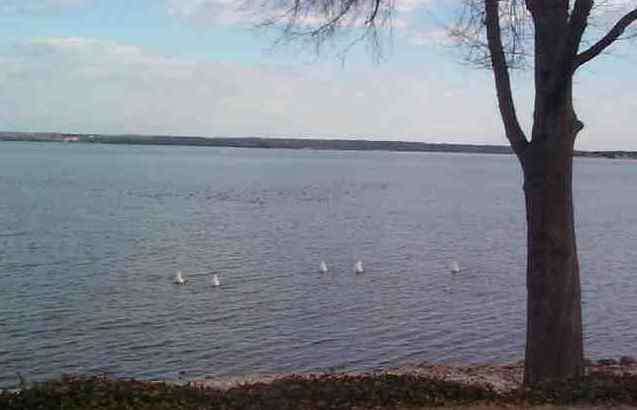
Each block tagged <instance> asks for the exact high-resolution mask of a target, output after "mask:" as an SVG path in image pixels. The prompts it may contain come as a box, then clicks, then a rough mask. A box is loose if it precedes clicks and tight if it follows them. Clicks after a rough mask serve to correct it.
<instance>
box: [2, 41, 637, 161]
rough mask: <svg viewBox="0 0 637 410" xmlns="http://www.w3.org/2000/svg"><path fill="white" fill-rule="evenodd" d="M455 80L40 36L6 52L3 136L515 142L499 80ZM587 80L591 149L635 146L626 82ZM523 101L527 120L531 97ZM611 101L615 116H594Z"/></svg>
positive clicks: (443, 72) (437, 73) (582, 92)
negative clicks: (496, 86)
mask: <svg viewBox="0 0 637 410" xmlns="http://www.w3.org/2000/svg"><path fill="white" fill-rule="evenodd" d="M457 69H458V70H462V68H460V67H458V68H457ZM416 72H417V73H418V74H414V73H416ZM447 72H448V68H445V67H439V66H437V64H434V63H432V64H431V65H430V66H427V67H422V70H416V69H414V71H413V72H412V74H405V73H403V74H399V73H398V72H394V70H392V69H391V67H389V68H388V69H383V68H382V67H381V68H376V69H368V70H363V69H355V70H354V71H353V72H352V71H351V70H350V71H348V70H347V69H340V68H339V71H338V72H336V73H333V72H331V71H330V70H326V69H325V67H324V66H319V67H313V66H310V67H308V66H301V67H297V68H290V67H287V68H285V67H266V66H249V65H241V64H234V63H221V62H214V61H195V60H186V59H176V58H168V57H165V56H158V55H154V54H151V53H148V52H146V51H145V50H144V49H141V48H139V47H136V46H133V45H128V44H121V43H115V42H104V41H99V40H95V39H88V38H48V39H40V40H36V41H31V42H28V43H24V44H22V45H20V46H19V47H17V48H16V49H15V50H14V52H13V53H11V54H10V55H8V54H5V55H0V89H2V93H0V106H2V107H3V110H1V111H0V129H5V130H13V129H15V130H41V131H45V130H59V131H82V132H106V133H125V132H135V133H162V134H177V135H204V136H214V135H235V136H250V135H264V136H267V135H287V136H300V135H305V136H315V137H347V136H350V135H358V136H360V137H364V138H383V139H388V138H389V139H410V140H423V141H433V142H443V141H447V142H471V143H492V144H503V143H505V140H504V139H503V137H502V136H501V135H502V126H501V123H500V119H499V116H498V111H497V105H496V101H495V96H494V90H493V85H492V78H491V73H490V72H488V71H472V70H469V71H466V73H465V74H463V75H455V74H454V76H451V77H450V76H448V75H447ZM594 77H595V78H594ZM593 80H595V81H594V82H593ZM580 81H582V82H585V83H587V84H588V83H589V82H590V83H591V85H590V86H585V87H584V86H580V84H579V83H578V88H577V90H578V92H576V96H577V103H578V110H579V111H580V113H581V114H582V119H583V120H584V122H585V123H586V124H587V128H586V130H585V132H584V134H583V135H582V138H581V139H580V142H582V143H583V144H584V145H583V147H585V148H586V147H600V146H601V147H609V146H610V147H622V146H630V147H636V146H637V141H634V136H633V135H629V134H631V133H632V131H631V130H629V129H628V124H630V121H628V120H629V119H630V118H631V116H632V115H633V113H634V112H635V110H637V107H636V106H635V104H636V103H635V102H634V101H633V99H632V98H631V97H630V96H629V95H628V93H626V92H625V88H623V86H622V82H621V80H620V79H617V80H616V81H615V82H614V83H613V82H611V83H601V82H600V80H598V79H597V77H596V76H584V77H582V79H581V80H580ZM522 83H523V84H524V82H522ZM525 85H526V84H525ZM595 87H597V88H595ZM524 89H525V90H526V89H527V88H524ZM528 89H530V88H528ZM600 90H603V94H604V95H603V96H602V95H600V93H601V91H600ZM622 90H624V91H622ZM518 94H519V95H521V96H522V97H523V98H520V99H519V100H518V110H519V111H520V112H521V113H522V117H523V119H524V118H526V122H528V117H529V116H530V112H531V107H530V103H531V98H530V96H529V94H528V92H527V91H525V92H524V93H518ZM611 96H612V97H611ZM604 98H609V99H608V101H610V100H612V101H613V102H614V103H613V105H612V109H610V107H611V106H610V105H609V108H608V109H606V110H598V109H596V108H595V107H596V106H597V104H596V101H599V100H601V99H604ZM627 121H628V122H627ZM601 136H603V137H604V138H603V140H600V139H599V138H600V137H601ZM622 144H623V145H622Z"/></svg>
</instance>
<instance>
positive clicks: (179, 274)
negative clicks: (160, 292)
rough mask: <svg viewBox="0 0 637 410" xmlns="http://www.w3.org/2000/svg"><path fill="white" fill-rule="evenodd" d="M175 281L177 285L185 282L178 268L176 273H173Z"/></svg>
mask: <svg viewBox="0 0 637 410" xmlns="http://www.w3.org/2000/svg"><path fill="white" fill-rule="evenodd" d="M175 283H176V284H177V285H184V284H185V283H186V281H185V280H184V277H183V276H181V271H180V270H178V271H177V274H176V275H175Z"/></svg>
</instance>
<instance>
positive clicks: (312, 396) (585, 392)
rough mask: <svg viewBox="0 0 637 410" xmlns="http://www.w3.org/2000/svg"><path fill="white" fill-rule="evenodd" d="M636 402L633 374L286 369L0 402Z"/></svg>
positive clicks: (55, 385) (32, 390)
mask: <svg viewBox="0 0 637 410" xmlns="http://www.w3.org/2000/svg"><path fill="white" fill-rule="evenodd" d="M574 404H581V405H613V404H614V405H617V404H624V405H637V376H635V375H629V374H625V375H609V374H592V375H590V376H587V377H586V378H584V379H582V380H579V381H572V382H565V383H557V384H551V385H543V386H536V387H534V388H531V389H526V388H518V389H515V390H512V391H508V392H504V393H502V392H500V393H498V392H496V391H495V390H493V389H492V388H490V387H489V386H476V385H467V384H461V383H456V382H450V381H444V380H438V379H432V378H427V377H422V376H416V375H390V374H381V375H362V376H347V375H340V376H316V377H300V376H289V377H285V378H282V379H278V380H275V381H273V382H271V383H256V384H249V385H241V386H237V387H233V388H230V389H227V390H221V389H215V388H210V387H201V386H193V385H186V386H176V385H171V384H165V383H149V382H140V381H133V380H113V379H108V378H101V377H92V378H71V377H65V378H63V379H61V380H56V381H50V382H47V383H42V384H37V385H34V386H30V387H28V388H25V389H23V390H21V391H20V392H17V393H8V392H5V393H1V394H0V409H3V410H18V409H19V410H36V409H47V410H48V409H56V410H57V409H65V410H75V409H77V410H79V409H82V410H88V409H99V410H102V409H117V410H123V409H135V410H137V409H144V410H150V409H153V410H155V409H184V410H186V409H187V410H202V409H255V410H256V409H272V410H285V409H390V408H401V409H404V408H422V407H440V406H454V407H457V406H468V405H497V406H507V407H508V406H516V407H517V406H524V407H526V406H528V405H574Z"/></svg>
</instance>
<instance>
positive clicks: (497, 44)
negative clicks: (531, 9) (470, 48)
mask: <svg viewBox="0 0 637 410" xmlns="http://www.w3.org/2000/svg"><path fill="white" fill-rule="evenodd" d="M484 3H485V18H486V20H485V23H486V26H487V41H488V45H489V50H490V52H491V64H492V66H493V73H494V77H495V85H496V92H497V96H498V106H499V107H500V113H501V114H502V120H503V122H504V128H505V133H506V136H507V138H508V139H509V142H510V143H511V148H513V151H514V152H515V153H516V154H517V155H518V157H520V158H521V156H522V153H523V152H524V150H525V149H526V146H527V145H528V140H527V138H526V136H525V135H524V131H522V127H520V123H519V121H518V117H517V114H516V112H515V104H514V102H513V93H512V92H511V79H510V77H509V68H508V66H507V62H506V56H505V54H504V48H503V44H502V37H501V35H502V34H501V29H500V12H499V9H498V3H499V0H484Z"/></svg>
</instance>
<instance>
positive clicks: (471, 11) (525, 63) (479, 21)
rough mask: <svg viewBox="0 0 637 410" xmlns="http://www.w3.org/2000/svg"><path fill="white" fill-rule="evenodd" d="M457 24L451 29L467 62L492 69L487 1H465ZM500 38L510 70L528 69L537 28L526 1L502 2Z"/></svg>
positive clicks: (504, 0) (499, 8)
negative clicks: (488, 39) (486, 22)
mask: <svg viewBox="0 0 637 410" xmlns="http://www.w3.org/2000/svg"><path fill="white" fill-rule="evenodd" d="M463 3H464V5H463V8H462V9H461V11H460V13H459V14H458V17H457V19H456V21H455V23H454V24H453V25H452V26H451V27H450V28H448V30H449V34H450V36H451V38H452V39H453V40H454V41H455V43H456V45H457V46H459V47H462V48H463V49H464V51H465V53H466V55H465V60H466V61H467V62H469V63H470V64H472V65H475V66H478V67H480V68H487V69H491V56H490V52H489V45H488V42H487V38H486V33H485V9H484V0H463ZM498 10H499V20H500V38H501V41H502V49H503V52H504V55H505V58H506V63H507V67H508V68H509V69H525V68H528V67H529V60H532V59H531V58H529V57H531V56H532V54H533V52H532V48H533V42H532V41H531V40H532V38H533V26H532V25H531V19H530V18H529V13H528V11H527V10H526V8H525V6H524V2H523V0H500V1H499V6H498Z"/></svg>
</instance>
